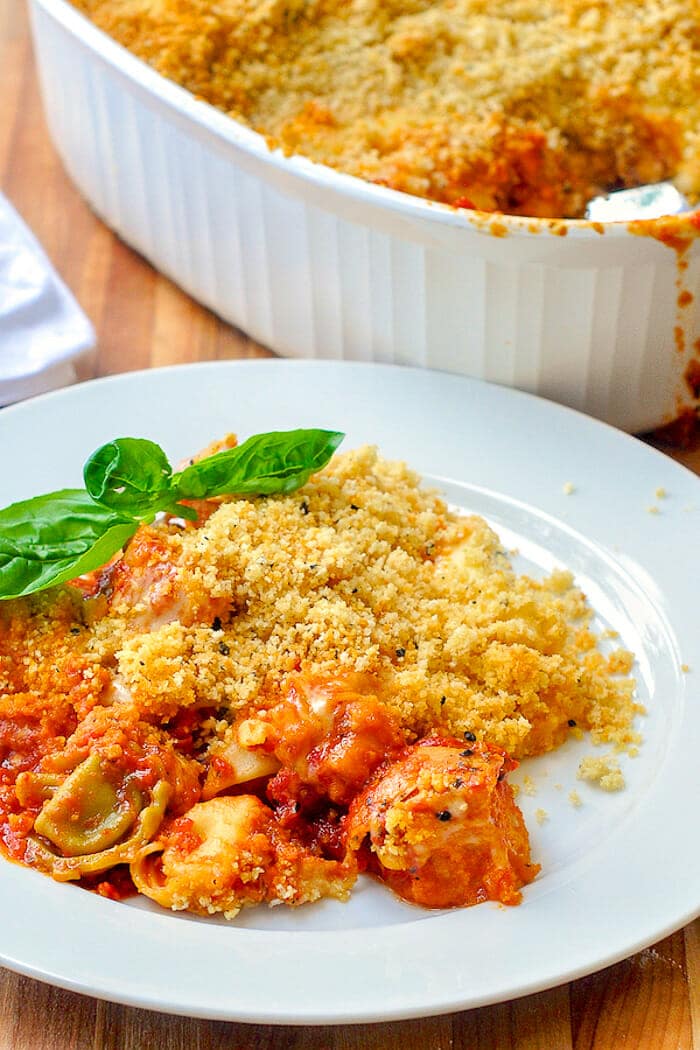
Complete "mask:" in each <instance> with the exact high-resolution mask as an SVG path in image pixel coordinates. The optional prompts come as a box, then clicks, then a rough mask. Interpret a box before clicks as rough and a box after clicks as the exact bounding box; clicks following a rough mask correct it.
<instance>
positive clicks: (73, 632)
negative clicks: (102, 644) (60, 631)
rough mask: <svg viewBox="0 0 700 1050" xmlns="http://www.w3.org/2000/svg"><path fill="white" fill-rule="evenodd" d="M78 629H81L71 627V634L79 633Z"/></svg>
mask: <svg viewBox="0 0 700 1050" xmlns="http://www.w3.org/2000/svg"><path fill="white" fill-rule="evenodd" d="M80 630H81V629H80V627H71V629H70V633H71V634H80Z"/></svg>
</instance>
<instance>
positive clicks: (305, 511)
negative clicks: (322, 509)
mask: <svg viewBox="0 0 700 1050" xmlns="http://www.w3.org/2000/svg"><path fill="white" fill-rule="evenodd" d="M299 510H300V511H301V513H302V514H308V513H309V504H308V503H307V502H306V500H305V499H304V500H302V501H301V503H300V505H299Z"/></svg>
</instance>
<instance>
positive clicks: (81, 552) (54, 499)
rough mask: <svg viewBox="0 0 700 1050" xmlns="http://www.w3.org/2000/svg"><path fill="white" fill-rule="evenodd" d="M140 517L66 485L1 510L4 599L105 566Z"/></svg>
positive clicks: (0, 587) (0, 563) (1, 587)
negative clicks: (101, 502)
mask: <svg viewBox="0 0 700 1050" xmlns="http://www.w3.org/2000/svg"><path fill="white" fill-rule="evenodd" d="M138 525H139V523H138V521H134V520H133V519H129V518H128V517H126V516H124V515H121V514H115V512H114V511H112V510H110V509H109V508H108V507H104V506H101V505H100V504H98V503H95V502H94V501H93V500H92V499H91V498H90V496H89V495H88V494H87V492H85V491H84V490H83V489H62V490H61V491H60V492H49V493H47V495H45V496H36V497H35V498H34V499H28V500H23V501H22V502H20V503H13V504H12V505H11V506H9V507H6V508H5V509H4V510H1V511H0V598H20V597H22V596H23V595H26V594H33V593H34V592H35V591H41V590H44V589H45V588H46V587H54V586H56V585H57V584H59V583H65V582H66V581H67V580H72V579H73V578H74V577H76V576H81V575H82V574H83V573H85V572H91V571H92V570H93V569H99V568H100V566H101V565H104V564H105V563H106V562H108V561H109V559H110V558H111V557H112V555H113V554H116V552H117V551H118V550H120V549H121V548H122V547H123V546H124V544H125V543H126V542H127V540H128V539H129V538H130V537H131V536H133V534H134V533H135V532H136V529H137V528H138Z"/></svg>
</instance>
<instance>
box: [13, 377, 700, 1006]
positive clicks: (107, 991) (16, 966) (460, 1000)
mask: <svg viewBox="0 0 700 1050" xmlns="http://www.w3.org/2000/svg"><path fill="white" fill-rule="evenodd" d="M260 369H262V370H274V371H286V370H289V369H292V370H295V371H297V372H299V373H300V374H301V373H302V372H304V371H307V372H309V371H311V372H315V373H317V374H319V375H321V374H326V375H329V374H332V373H337V371H338V370H339V369H340V370H343V372H344V373H346V374H349V373H350V371H354V372H355V373H356V374H357V375H359V376H369V375H374V376H376V375H377V373H378V372H384V373H385V375H386V376H388V375H389V374H392V375H394V376H397V377H399V376H401V377H403V379H397V382H398V383H399V384H401V383H402V382H408V383H409V384H411V383H413V384H415V383H418V384H419V385H421V384H426V383H427V384H429V383H431V382H432V383H435V382H437V383H438V384H443V385H444V384H445V383H449V384H452V385H454V386H457V387H460V388H462V389H464V390H467V389H469V390H471V391H472V392H475V391H478V392H481V393H483V392H484V391H485V390H487V391H489V392H490V393H489V396H492V397H495V398H496V400H497V401H500V402H501V403H505V404H506V405H508V404H519V405H520V406H525V410H526V412H527V411H533V412H535V414H537V413H538V412H544V413H545V415H547V414H548V413H553V416H552V418H558V419H560V420H566V421H568V423H569V425H570V426H573V427H574V428H577V427H583V429H584V431H585V430H586V429H587V428H588V427H589V426H592V427H593V428H594V430H595V432H596V433H605V434H607V436H608V438H609V439H610V440H611V441H613V442H618V441H619V442H622V443H624V444H625V447H627V448H628V449H632V448H634V447H636V448H637V449H639V450H643V451H641V452H640V455H641V456H642V458H644V457H648V458H649V462H655V463H657V464H659V465H661V464H663V471H664V472H669V470H670V475H671V476H674V475H675V474H676V472H678V474H677V476H678V477H679V478H681V477H682V478H683V479H684V481H685V482H686V483H690V484H691V485H692V486H693V487H697V488H698V493H699V494H700V478H698V477H697V476H696V475H695V474H694V473H693V472H692V471H690V470H689V469H688V468H687V467H684V466H683V465H682V464H679V463H678V462H676V461H675V460H672V459H670V458H669V457H668V456H666V455H664V454H663V453H662V452H660V451H659V450H657V449H654V448H651V447H650V446H647V445H643V444H642V443H641V442H639V441H638V440H637V439H635V438H633V437H631V436H629V435H627V434H624V433H623V432H621V431H619V430H616V429H615V428H613V427H611V426H609V425H608V424H605V423H602V422H600V421H597V420H593V419H591V418H590V417H588V416H585V415H583V414H582V413H580V412H578V411H577V410H575V409H571V408H568V407H566V406H562V405H558V404H556V403H554V402H549V401H545V400H544V399H542V398H539V397H537V396H535V395H532V394H529V393H525V392H522V391H514V390H512V389H510V388H504V387H496V386H494V385H493V384H490V383H487V382H485V381H483V380H477V379H469V378H467V377H462V376H451V375H449V374H448V373H444V372H430V371H427V370H423V369H417V368H405V367H403V366H394V365H376V364H368V363H360V362H326V361H278V360H274V359H259V360H258V359H255V360H248V361H222V362H198V363H194V364H191V365H172V366H166V367H165V368H160V369H144V370H141V371H138V372H127V373H120V374H117V375H112V376H105V377H101V378H99V379H95V380H89V381H87V382H85V383H82V384H78V385H76V386H74V387H69V388H65V389H63V390H60V391H53V392H51V393H47V394H43V395H40V396H39V397H37V398H34V399H31V400H30V401H27V402H23V403H21V404H19V405H15V406H10V407H9V408H7V409H5V410H3V412H2V413H0V433H1V432H2V431H3V430H4V429H5V428H6V427H9V429H12V427H13V425H14V424H13V423H12V420H13V419H17V418H19V419H22V418H23V417H25V416H28V415H32V414H33V413H36V412H37V411H41V410H42V407H43V406H45V405H46V404H49V405H52V404H53V405H60V404H61V403H62V402H63V401H64V400H66V399H73V398H77V399H78V400H80V399H81V398H83V397H88V398H90V396H91V395H90V393H89V390H90V389H95V388H98V387H99V388H103V389H104V388H109V387H112V386H116V387H119V386H122V387H124V386H129V385H131V384H134V383H135V384H136V385H137V386H138V383H139V380H140V379H142V378H144V377H148V380H149V383H152V382H156V383H157V382H158V377H159V376H162V375H164V374H166V373H167V374H169V375H172V374H174V373H177V374H178V375H181V376H183V378H184V374H185V373H186V374H187V375H194V373H196V372H199V373H201V374H203V375H207V374H208V375H212V376H213V375H214V374H215V373H216V372H219V371H221V372H230V371H231V370H236V371H238V372H241V373H242V372H248V373H251V374H253V375H255V373H257V372H259V370H260ZM431 377H432V378H431ZM434 377H437V378H434ZM86 390H87V393H85V391H86ZM3 420H5V421H7V420H10V422H9V424H8V423H4V422H3ZM597 428H602V429H600V430H598V429H597ZM88 451H89V450H88ZM633 455H634V453H633ZM467 480H468V479H467ZM9 867H11V868H13V869H17V870H18V871H19V872H20V873H21V875H22V877H26V876H27V875H28V874H29V875H30V876H32V877H34V876H35V877H36V879H37V880H41V881H40V883H39V882H37V886H39V885H40V884H41V885H45V883H46V878H45V876H41V875H38V874H37V873H33V872H30V873H28V872H27V869H24V868H21V867H20V866H18V865H11V864H10V865H9ZM3 871H5V873H6V869H5V867H4V865H3ZM10 881H12V880H10ZM4 882H6V879H5V878H4V877H3V873H2V871H0V884H2V883H4ZM49 885H50V886H51V887H52V888H54V889H55V888H56V885H57V884H53V883H49ZM61 889H63V887H61ZM71 889H72V888H71ZM38 896H39V897H41V896H42V894H41V893H39V894H38ZM48 896H51V894H48ZM85 897H86V898H88V899H92V898H90V897H89V896H88V895H85ZM99 903H100V906H102V905H104V906H105V907H107V908H110V907H111V908H112V909H114V912H115V916H116V915H118V914H119V913H120V912H122V911H123V910H124V909H123V906H121V905H119V904H114V903H113V902H109V901H100V902H99ZM482 907H483V906H482ZM526 907H527V901H526V902H525V903H524V904H523V905H522V906H521V908H526ZM87 910H88V911H92V910H93V909H92V907H90V908H89V909H87ZM491 910H493V909H491ZM520 910H521V909H516V911H520ZM698 914H700V900H696V901H695V903H694V904H693V905H692V906H691V905H687V906H685V907H684V909H683V910H682V911H680V912H678V913H677V914H676V915H675V916H674V917H673V918H670V917H669V918H668V919H667V920H666V921H665V922H664V923H663V924H662V925H656V926H655V927H654V929H653V930H652V931H647V932H646V933H644V934H642V935H640V937H639V938H638V939H637V940H636V941H630V940H629V939H628V941H627V943H626V944H625V945H624V946H622V947H620V948H619V949H618V950H617V951H613V952H609V953H607V954H606V955H605V959H604V961H600V962H596V963H594V964H593V965H589V964H587V963H583V964H581V965H579V966H575V967H573V968H571V969H570V970H567V971H566V972H563V973H562V972H560V973H558V974H557V975H555V976H553V975H552V974H550V975H549V976H544V977H543V976H542V975H540V976H539V977H531V978H528V979H523V980H522V981H521V983H520V984H519V985H515V986H513V987H511V988H510V989H509V990H508V992H507V994H506V995H503V994H501V993H500V992H499V993H497V994H496V995H489V994H486V995H483V994H482V995H480V996H476V997H474V998H471V999H469V998H468V999H467V1000H466V1001H465V998H464V993H463V992H459V993H456V994H454V995H452V996H451V997H450V996H447V997H443V998H442V999H441V1000H440V1001H439V1002H437V1001H436V1002H435V1003H434V1005H433V1006H429V1007H428V1008H426V1005H425V1003H420V1002H418V1003H415V1004H410V1003H407V1004H404V1006H403V1007H402V1008H401V1009H398V1010H397V1009H395V1008H394V1009H390V1010H389V1012H387V1011H386V1010H385V1009H382V1008H381V1007H376V1008H375V1009H374V1010H368V1011H365V1012H363V1013H362V1014H361V1015H360V1014H358V1013H357V1011H354V1012H353V1011H351V1012H349V1013H347V1014H343V1012H342V1010H338V1009H337V1007H336V1008H335V1009H333V1010H330V1011H329V1010H328V1009H325V1010H324V1009H322V1010H316V1011H314V1010H309V1009H308V1008H306V1012H299V1011H297V1012H296V1013H295V1012H290V1011H289V1010H287V1011H284V1010H283V1011H277V1012H275V1011H274V1010H272V1011H271V1012H269V1013H267V1014H265V1015H264V1016H263V1015H261V1014H260V1012H259V1011H258V1010H253V1011H252V1012H250V1011H246V1010H244V1009H243V1010H242V1009H239V1008H233V1009H232V1008H231V1007H230V1006H226V1005H223V1006H222V1007H221V1008H220V1010H218V1011H216V1010H214V1011H213V1010H212V1008H211V1004H210V1005H202V1004H200V1007H197V1006H196V1005H195V1004H193V1003H180V1004H179V1003H178V1002H176V1001H174V1000H172V999H171V1000H169V1001H168V1000H166V999H164V998H163V997H162V995H158V994H157V993H154V992H153V990H151V991H150V992H149V991H148V990H144V991H143V992H142V993H141V994H138V993H134V992H130V993H129V994H128V995H126V996H125V995H123V994H122V993H120V992H119V991H118V990H117V991H115V990H114V988H112V987H107V986H105V982H104V981H103V982H102V984H100V983H99V981H98V983H94V982H93V983H92V984H91V985H90V984H86V982H85V981H84V980H82V981H80V980H74V979H73V978H71V977H70V976H66V975H62V974H60V973H57V972H52V971H51V968H50V967H48V966H47V965H44V966H43V968H42V967H41V966H40V967H37V966H36V965H33V964H32V963H31V962H27V961H26V960H23V959H19V958H12V957H9V958H8V956H7V955H5V954H4V948H3V946H2V945H1V944H0V960H2V961H3V965H6V966H8V967H9V968H10V969H13V970H16V971H17V972H19V973H24V974H26V975H27V976H30V977H33V978H36V979H39V980H43V981H46V982H48V983H51V984H54V985H57V986H59V987H63V988H66V989H68V990H71V991H76V992H80V993H82V994H87V995H92V996H96V997H97V998H104V999H109V1000H111V1001H116V1002H122V1003H125V1004H128V1005H132V1006H137V1007H140V1008H144V1009H151V1010H159V1011H162V1012H168V1013H180V1014H184V1015H186V1016H193V1017H208V1018H212V1019H219V1020H235V1021H252V1022H255V1023H261V1024H292V1025H295V1024H300V1025H303V1024H341V1023H342V1024H346V1023H358V1024H359V1023H368V1022H374V1021H385V1020H398V1019H410V1018H417V1017H423V1016H429V1015H436V1014H442V1013H449V1012H453V1011H455V1010H460V1009H466V1008H471V1007H475V1006H481V1005H486V1004H488V1003H494V1002H500V1001H504V1000H505V999H514V998H518V997H521V996H523V995H528V994H531V993H533V992H536V991H540V990H543V989H544V988H549V987H553V986H555V985H557V984H561V983H564V982H567V981H571V980H575V979H577V978H579V977H581V976H584V975H585V974H587V973H591V972H593V971H595V970H596V969H599V968H601V967H603V966H608V965H611V964H612V963H614V962H617V961H619V960H620V959H622V958H625V957H627V956H628V955H630V954H633V953H634V952H637V951H639V950H641V949H643V948H645V947H646V946H648V945H649V944H652V943H654V942H655V941H657V940H658V939H660V938H661V937H664V936H667V935H668V934H669V933H670V932H672V931H673V930H676V929H678V928H680V927H681V926H684V925H685V924H686V923H687V922H689V921H690V920H692V919H693V918H694V917H695V916H697V915H698ZM154 918H156V919H159V920H168V919H169V918H170V916H168V914H167V913H163V915H158V916H154ZM417 921H419V920H417ZM432 921H438V920H437V917H436V918H435V919H433V920H432ZM494 921H497V920H494ZM110 925H114V921H113V920H112V919H110ZM117 925H119V924H117ZM147 925H148V923H147ZM413 925H414V923H407V924H404V925H403V926H401V927H400V929H401V930H405V929H406V928H407V927H408V926H413ZM206 928H207V929H212V927H206ZM381 929H382V930H383V931H386V930H392V929H393V927H382V928H381ZM279 932H283V933H285V934H286V933H287V932H288V931H279ZM338 932H339V931H314V932H313V933H312V932H309V933H304V932H302V937H304V938H305V939H308V938H309V937H314V938H315V937H318V936H321V937H324V936H325V937H327V936H329V935H331V934H335V935H336V936H337V934H338ZM345 932H346V931H343V933H345ZM351 932H352V934H353V935H355V934H358V933H361V932H362V931H351ZM238 933H239V934H241V933H242V934H244V935H246V936H244V937H243V940H245V939H247V935H248V934H251V933H252V934H253V935H254V937H253V939H254V940H255V939H256V936H257V935H258V934H260V933H263V936H264V935H265V934H266V931H249V930H246V931H244V930H240V929H239V930H238ZM365 933H367V931H365ZM293 936H294V937H298V936H299V931H295V932H294V934H293ZM385 936H386V934H385ZM349 939H350V940H356V939H357V937H356V936H352V937H350V938H349ZM388 939H389V940H393V941H398V942H399V943H401V942H402V941H403V940H404V935H399V934H396V933H395V934H394V935H393V936H392V935H389V937H388ZM95 980H97V978H95ZM107 984H109V981H108V982H107Z"/></svg>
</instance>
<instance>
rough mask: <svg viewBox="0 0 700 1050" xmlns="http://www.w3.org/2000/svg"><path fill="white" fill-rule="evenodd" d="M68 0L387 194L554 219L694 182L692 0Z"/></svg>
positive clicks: (227, 102) (276, 136) (698, 187)
mask: <svg viewBox="0 0 700 1050" xmlns="http://www.w3.org/2000/svg"><path fill="white" fill-rule="evenodd" d="M75 2H76V4H77V6H78V7H79V8H80V9H81V10H83V11H84V12H85V13H86V14H87V15H89V17H90V18H92V19H93V20H94V21H95V22H96V23H97V25H99V26H100V27H102V28H103V29H105V30H106V31H107V32H108V33H110V34H111V35H113V36H114V37H115V38H116V39H117V40H118V41H119V42H120V43H121V44H123V45H124V46H126V47H128V48H129V49H130V50H132V51H133V52H134V53H135V54H137V55H138V56H140V57H141V58H143V59H145V60H146V61H147V62H149V63H150V64H151V65H152V66H153V67H155V69H157V70H158V71H159V72H161V73H162V74H164V75H165V76H167V77H170V78H171V79H172V80H174V81H176V82H177V83H179V84H181V85H183V86H184V87H185V88H187V89H188V90H189V91H191V92H193V93H194V94H195V95H196V96H198V97H199V98H201V99H203V100H205V101H206V102H209V103H211V104H212V105H214V106H217V107H218V108H220V109H222V110H224V111H225V112H227V113H229V114H230V115H232V116H233V117H235V118H236V119H237V120H239V121H243V122H245V123H247V124H248V125H250V126H251V127H252V128H254V129H255V130H257V131H260V132H262V134H264V135H266V136H267V137H268V140H269V142H270V144H271V145H279V146H281V148H282V149H283V150H284V151H285V152H287V153H299V154H303V155H305V156H307V157H310V158H311V159H312V160H315V161H319V162H321V163H323V164H327V165H330V166H331V167H334V168H337V169H339V170H340V171H344V172H349V173H350V174H353V175H359V176H360V177H362V178H365V179H368V180H370V181H372V182H376V183H379V184H381V185H385V186H390V187H392V188H394V189H399V190H404V191H406V192H408V193H412V194H417V195H419V196H422V197H428V198H432V199H434V200H438V201H443V202H446V203H448V204H455V203H456V204H458V205H462V206H466V207H476V208H481V209H485V210H487V211H492V210H497V211H504V212H509V213H512V214H521V215H540V216H550V217H551V216H554V217H564V216H574V217H575V216H581V215H582V214H583V212H584V209H585V205H586V203H587V201H588V200H590V199H591V198H592V197H594V196H595V195H596V194H598V193H600V192H601V190H603V189H604V188H614V187H619V186H623V185H624V186H630V185H639V184H643V183H653V182H658V181H660V180H662V179H666V178H672V177H675V178H676V179H677V182H678V185H679V188H681V189H682V190H683V191H684V192H685V193H686V194H688V195H690V196H691V197H693V198H696V197H697V195H698V193H699V192H700V131H699V130H698V129H700V60H699V49H700V44H699V43H698V41H699V39H700V35H699V26H700V20H699V18H698V9H697V5H696V4H695V3H693V2H690V0H645V3H643V4H639V3H637V2H636V0H597V2H595V3H593V4H591V3H590V2H588V0H558V2H557V3H551V2H545V3H541V2H537V3H535V2H534V0H500V2H498V3H490V4H486V3H485V2H484V0H346V2H344V3H342V4H340V3H338V2H337V0H285V2H284V3H282V2H280V0H255V2H252V0H219V2H218V3H216V4H212V3H210V2H209V0H75Z"/></svg>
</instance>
